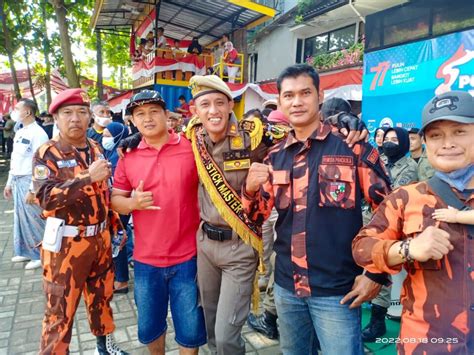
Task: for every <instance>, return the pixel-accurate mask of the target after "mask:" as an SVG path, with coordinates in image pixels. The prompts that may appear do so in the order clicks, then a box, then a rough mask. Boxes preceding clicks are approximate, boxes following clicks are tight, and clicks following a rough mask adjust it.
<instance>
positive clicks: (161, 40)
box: [156, 36, 167, 48]
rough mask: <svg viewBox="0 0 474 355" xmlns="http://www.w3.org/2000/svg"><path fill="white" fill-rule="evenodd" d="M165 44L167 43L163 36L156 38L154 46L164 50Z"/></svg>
mask: <svg viewBox="0 0 474 355" xmlns="http://www.w3.org/2000/svg"><path fill="white" fill-rule="evenodd" d="M166 44H167V42H166V38H165V36H161V37H158V42H157V44H156V46H157V47H158V48H165V47H166Z"/></svg>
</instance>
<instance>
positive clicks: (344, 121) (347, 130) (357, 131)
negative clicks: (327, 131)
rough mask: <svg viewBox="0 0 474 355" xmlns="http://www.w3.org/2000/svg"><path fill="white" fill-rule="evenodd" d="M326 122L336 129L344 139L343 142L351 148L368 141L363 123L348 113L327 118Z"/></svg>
mask: <svg viewBox="0 0 474 355" xmlns="http://www.w3.org/2000/svg"><path fill="white" fill-rule="evenodd" d="M326 122H329V123H330V124H332V125H333V126H336V127H337V129H338V130H339V132H340V133H341V134H342V135H343V136H345V137H346V139H345V142H346V143H347V144H348V145H349V147H351V148H352V146H353V145H354V144H355V143H357V142H361V141H365V142H367V141H368V139H369V131H368V130H367V127H366V126H365V123H364V121H362V120H361V119H360V118H359V117H357V116H356V115H354V114H352V113H350V112H340V113H338V114H336V115H334V116H331V117H328V118H327V119H326Z"/></svg>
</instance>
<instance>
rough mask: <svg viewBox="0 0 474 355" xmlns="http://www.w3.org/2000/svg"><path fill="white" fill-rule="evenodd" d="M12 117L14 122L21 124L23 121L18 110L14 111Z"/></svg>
mask: <svg viewBox="0 0 474 355" xmlns="http://www.w3.org/2000/svg"><path fill="white" fill-rule="evenodd" d="M10 117H11V119H12V120H13V121H14V122H20V121H21V118H20V113H19V112H18V111H17V110H13V111H12V112H11V113H10Z"/></svg>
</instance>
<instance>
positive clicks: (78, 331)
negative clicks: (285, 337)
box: [0, 155, 281, 355]
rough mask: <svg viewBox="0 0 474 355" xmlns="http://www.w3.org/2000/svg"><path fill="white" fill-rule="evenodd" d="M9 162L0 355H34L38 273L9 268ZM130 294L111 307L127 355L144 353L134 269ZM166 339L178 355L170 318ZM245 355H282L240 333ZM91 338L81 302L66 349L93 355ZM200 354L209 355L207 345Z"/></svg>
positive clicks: (1, 175)
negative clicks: (135, 295)
mask: <svg viewBox="0 0 474 355" xmlns="http://www.w3.org/2000/svg"><path fill="white" fill-rule="evenodd" d="M8 168H9V161H8V160H6V159H5V158H4V157H3V156H2V155H0V193H1V194H2V196H1V198H0V355H7V354H8V355H10V354H37V353H38V346H39V339H40V336H41V320H42V317H43V311H44V296H43V291H42V282H41V269H36V270H28V271H27V270H24V265H25V264H24V263H12V262H11V260H10V259H11V258H12V256H13V241H12V230H13V204H12V202H11V201H6V200H4V199H3V188H4V185H5V182H6V179H7V175H8ZM131 277H132V282H131V290H132V291H131V292H129V293H128V294H127V295H117V296H114V299H113V302H112V307H113V310H114V319H115V324H116V326H117V329H116V331H115V333H114V334H115V338H116V340H117V342H118V343H119V344H120V346H121V347H122V348H123V349H124V350H127V351H129V352H130V353H131V354H148V351H147V350H146V348H145V347H144V346H143V345H142V344H140V343H139V342H138V339H137V311H136V308H135V303H134V301H133V270H132V269H131ZM168 324H169V327H168V334H167V338H166V349H167V354H175V355H177V354H178V353H179V352H178V345H177V344H176V342H175V341H174V333H173V326H172V322H171V318H168ZM243 337H244V340H245V342H246V349H247V354H260V355H276V354H281V352H280V350H279V346H278V342H277V341H272V340H269V339H267V338H265V337H263V336H262V335H260V334H258V333H255V332H252V331H250V330H249V328H248V327H247V326H245V327H244V329H243ZM94 349H95V337H94V336H93V335H92V334H91V333H90V331H89V325H88V322H87V315H86V312H85V308H84V303H83V302H81V304H80V306H79V309H78V311H77V313H76V318H75V322H74V330H73V333H72V341H71V346H70V350H71V353H72V354H93V353H94ZM200 354H210V352H209V349H208V348H207V346H204V347H202V348H201V349H200Z"/></svg>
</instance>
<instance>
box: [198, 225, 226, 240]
mask: <svg viewBox="0 0 474 355" xmlns="http://www.w3.org/2000/svg"><path fill="white" fill-rule="evenodd" d="M202 230H203V231H204V233H206V235H207V237H208V238H209V239H211V240H216V241H219V242H223V241H225V240H231V239H232V229H226V228H219V227H216V226H213V225H212V224H209V223H207V222H204V223H203V225H202Z"/></svg>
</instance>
